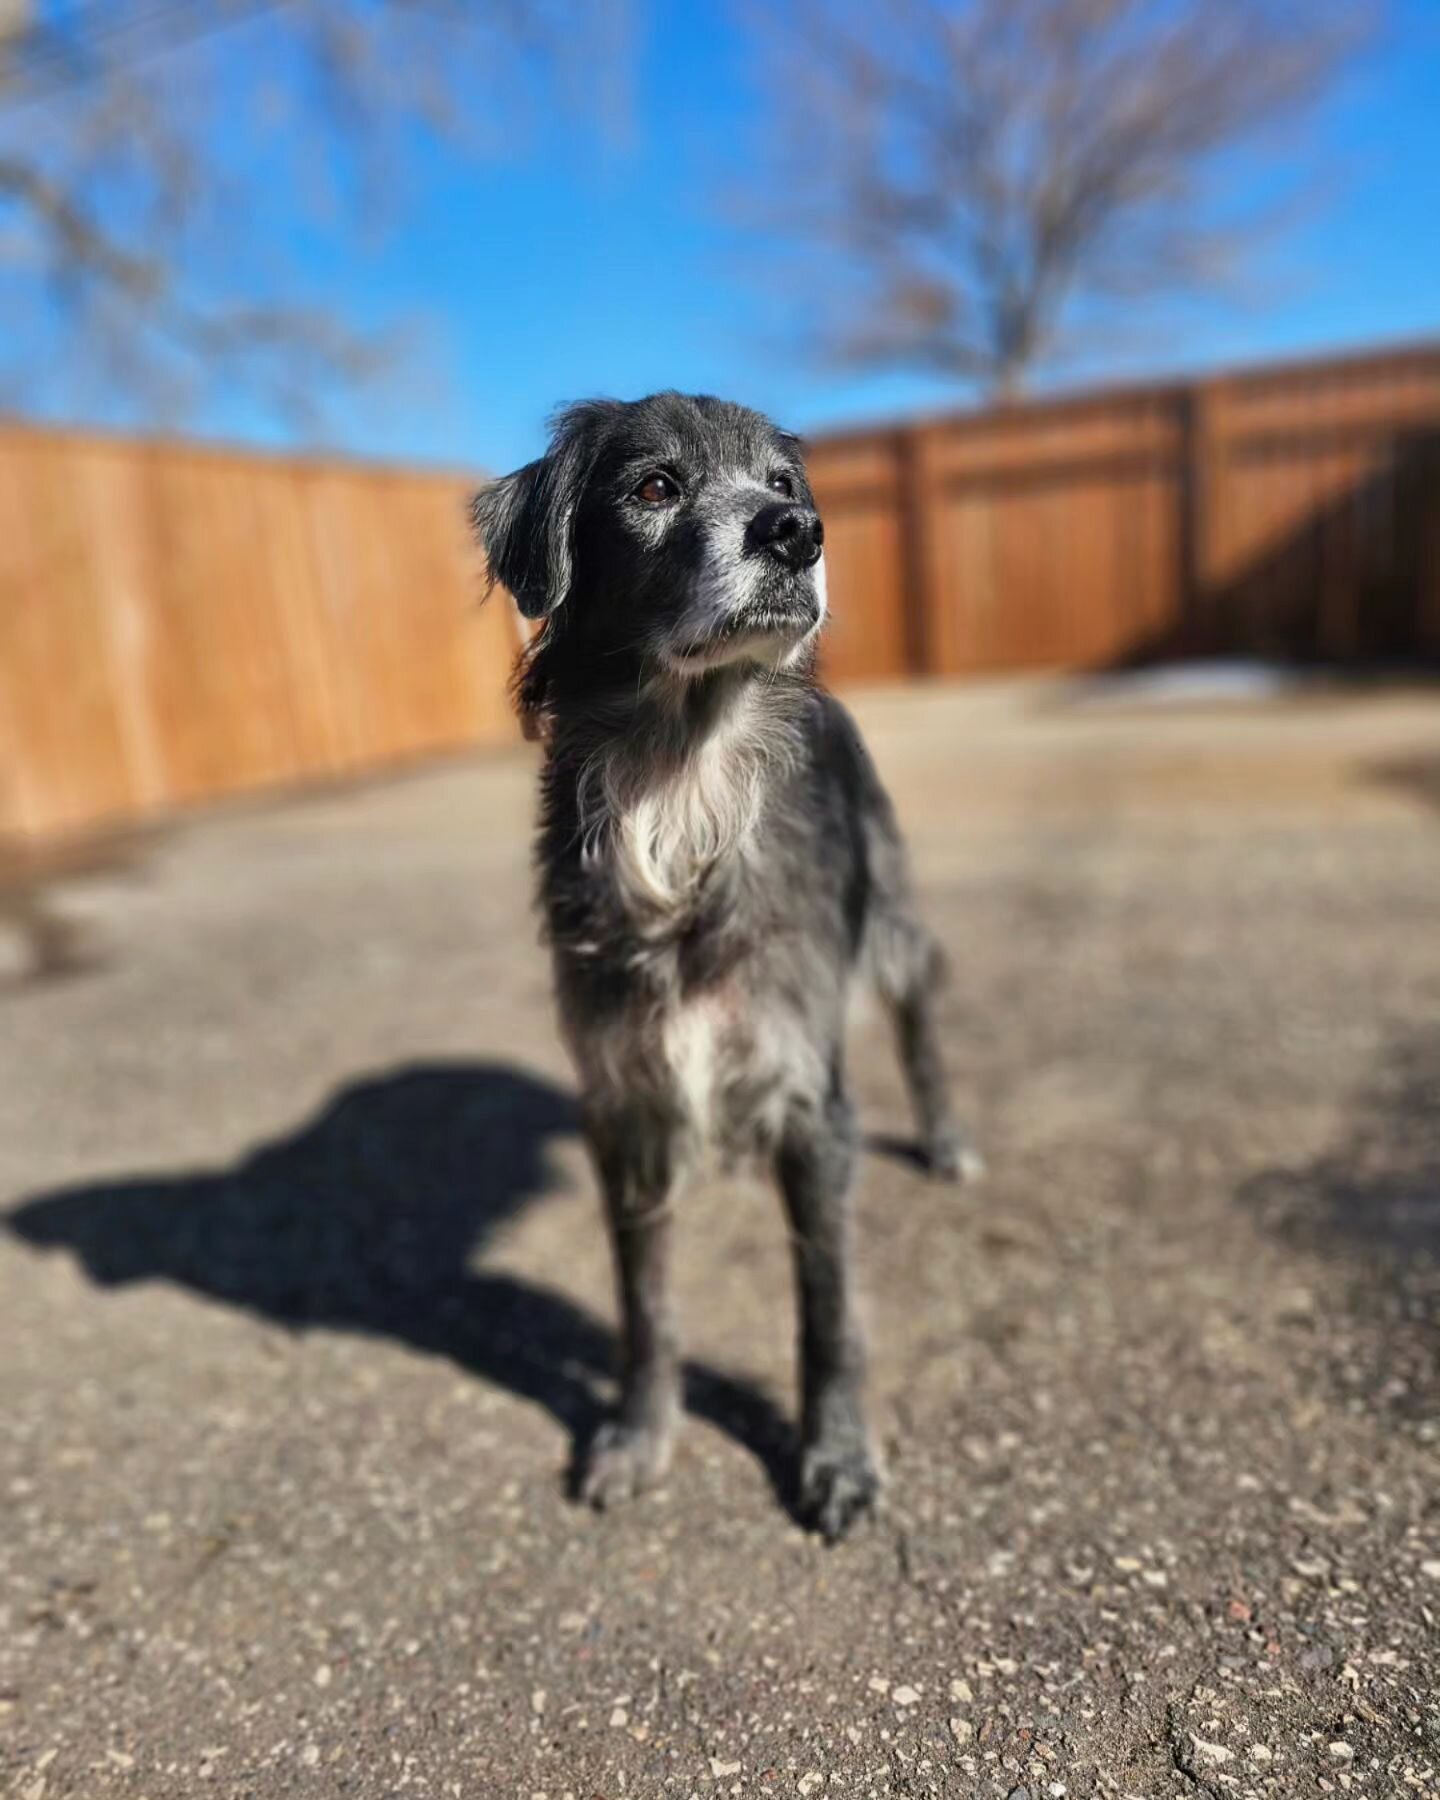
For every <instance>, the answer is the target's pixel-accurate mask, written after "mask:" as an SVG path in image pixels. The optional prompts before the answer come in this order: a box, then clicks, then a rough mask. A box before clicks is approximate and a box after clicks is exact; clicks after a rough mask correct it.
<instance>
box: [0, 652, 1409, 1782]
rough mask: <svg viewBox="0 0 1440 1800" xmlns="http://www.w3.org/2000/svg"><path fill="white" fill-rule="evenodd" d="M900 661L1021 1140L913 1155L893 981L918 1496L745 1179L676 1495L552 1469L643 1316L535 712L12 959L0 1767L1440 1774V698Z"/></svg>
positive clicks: (12, 1775)
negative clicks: (624, 1232)
mask: <svg viewBox="0 0 1440 1800" xmlns="http://www.w3.org/2000/svg"><path fill="white" fill-rule="evenodd" d="M857 710H858V711H859V712H860V714H861V717H862V722H863V723H864V725H865V727H866V729H867V732H868V733H869V736H870V739H871V742H872V744H873V746H874V749H875V751H876V754H877V757H878V759H879V761H880V762H881V764H882V767H883V768H884V770H885V771H886V773H887V775H888V777H889V778H890V780H891V782H892V785H893V787H894V791H895V794H896V798H897V801H898V804H899V806H900V810H901V813H902V815H903V816H904V818H905V820H906V823H907V825H908V827H909V830H910V833H911V837H912V841H913V844H914V848H915V855H916V860H917V865H918V870H919V875H920V880H921V886H922V888H923V891H924V896H925V900H926V903H927V907H928V911H929V914H930V916H931V918H932V920H933V921H934V923H935V924H936V925H937V927H938V928H939V929H940V931H941V932H942V934H943V936H944V937H945V939H946V941H947V943H948V946H949V949H950V951H951V955H952V958H953V961H954V964H955V969H956V979H955V982H954V985H953V987H952V990H951V992H950V994H949V996H948V999H947V1001H946V1008H947V1013H946V1016H947V1019H948V1025H949V1038H950V1041H951V1043H952V1045H953V1058H954V1071H955V1079H956V1083H957V1086H958V1088H959V1090H960V1091H961V1093H962V1094H963V1096H964V1103H965V1107H966V1110H967V1111H968V1113H969V1115H970V1117H971V1119H972V1121H973V1124H974V1126H975V1129H976V1132H977V1135H978V1137H979V1139H980V1141H981V1143H982V1145H983V1147H984V1149H985V1152H986V1154H987V1157H988V1159H989V1163H990V1170H991V1173H990V1176H989V1178H988V1180H987V1181H986V1182H985V1183H984V1184H983V1186H981V1187H979V1188H976V1189H972V1190H966V1191H964V1192H961V1193H957V1192H956V1191H954V1190H951V1189H946V1188H941V1187H935V1186H932V1185H929V1184H927V1183H926V1181H925V1180H924V1179H923V1177H922V1176H921V1175H920V1174H919V1173H918V1172H917V1171H916V1170H915V1169H914V1168H913V1167H912V1166H911V1165H910V1164H909V1163H908V1162H907V1161H906V1160H905V1158H904V1156H903V1154H901V1153H900V1152H901V1150H902V1149H903V1145H897V1143H896V1141H895V1140H896V1139H897V1137H898V1138H903V1133H904V1130H905V1123H906V1121H905V1114H904V1108H903V1104H902V1095H901V1090H900V1086H899V1080H898V1076H897V1073H896V1070H895V1069H894V1067H893V1065H892V1062H891V1060H890V1057H889V1053H888V1046H887V1043H886V1041H885V1037H884V1033H883V1031H882V1029H881V1027H880V1024H879V1022H878V1021H873V1020H872V1021H868V1022H867V1021H862V1022H861V1023H860V1024H859V1025H858V1026H857V1032H856V1043H855V1056H854V1067H855V1076H856V1082H857V1086H858V1088H859V1090H860V1094H861V1098H862V1102H863V1115H864V1118H865V1121H866V1124H867V1127H868V1128H869V1129H870V1130H871V1131H872V1133H873V1134H874V1137H873V1145H872V1151H873V1153H872V1154H871V1155H869V1156H868V1157H867V1158H866V1162H865V1167H864V1171H863V1177H862V1185H861V1194H860V1202H859V1210H860V1219H861V1231H860V1236H861V1240H862V1246H863V1254H864V1259H865V1266H866V1270H867V1287H868V1292H869V1296H870V1316H871V1332H872V1338H873V1346H874V1390H875V1411H876V1418H877V1421H878V1423H879V1426H880V1429H881V1432H882V1433H883V1437H884V1441H885V1444H886V1449H887V1456H888V1461H889V1466H890V1471H891V1486H890V1490H889V1494H888V1499H887V1505H886V1509H885V1511H884V1513H883V1515H882V1517H881V1518H880V1519H878V1520H877V1521H876V1522H875V1523H874V1524H873V1525H870V1526H869V1527H867V1528H865V1529H864V1530H862V1531H860V1532H859V1533H857V1535H856V1536H855V1537H853V1538H852V1539H851V1540H850V1541H849V1542H847V1543H846V1544H844V1545H842V1546H841V1547H840V1548H838V1549H836V1550H833V1551H827V1550H826V1549H825V1548H824V1547H823V1546H821V1545H820V1544H818V1543H817V1542H815V1541H814V1540H813V1539H812V1538H810V1537H808V1536H807V1535H806V1534H804V1533H803V1532H802V1531H801V1530H800V1529H799V1528H798V1527H797V1526H796V1524H795V1523H794V1522H793V1520H792V1519H791V1517H790V1515H789V1512H788V1511H787V1497H788V1492H789V1467H790V1457H791V1453H792V1442H791V1436H790V1425H789V1420H790V1417H791V1408H792V1398H791V1381H790V1363H791V1310H790V1296H789V1282H788V1273H787V1268H786V1262H785V1247H784V1240H783V1234H782V1231H781V1228H780V1221H779V1215H778V1209H777V1208H776V1206H775V1205H774V1203H773V1201H772V1199H771V1197H770V1196H769V1195H768V1194H767V1193H766V1192H765V1191H764V1190H763V1188H762V1187H760V1186H759V1185H756V1186H753V1187H739V1188H734V1187H718V1186H717V1187H715V1188H713V1189H707V1190H705V1191H701V1192H697V1193H696V1194H695V1195H694V1196H693V1198H692V1200H691V1202H690V1203H689V1205H688V1207H687V1209H686V1210H687V1215H688V1216H687V1217H686V1219H685V1221H684V1225H685V1229H684V1236H683V1244H682V1284H683V1287H684V1289H685V1292H686V1296H687V1318H688V1325H689V1334H690V1342H691V1346H692V1354H693V1362H692V1365H691V1372H690V1401H691V1412H692V1417H691V1418H690V1419H689V1420H688V1422H687V1427H686V1431H685V1434H684V1438H683V1443H682V1449H681V1452H680V1454H679V1456H678V1457H677V1461H676V1465H675V1468H674V1470H673V1472H672V1474H671V1476H670V1477H669V1479H668V1481H667V1483H666V1485H665V1487H664V1488H663V1489H662V1490H661V1491H659V1492H657V1493H655V1494H653V1495H651V1496H647V1497H646V1498H645V1499H644V1500H642V1501H640V1502H638V1503H636V1504H635V1505H634V1506H633V1507H632V1508H631V1509H629V1510H627V1511H624V1512H621V1513H617V1514H614V1515H610V1516H606V1517H603V1518H599V1517H593V1516H591V1515H589V1514H588V1513H586V1512H584V1511H582V1510H580V1509H579V1508H577V1507H575V1506H574V1505H572V1504H571V1503H570V1502H569V1501H568V1500H567V1498H566V1493H565V1470H566V1465H567V1461H568V1458H569V1454H570V1447H571V1443H572V1439H573V1438H574V1436H575V1434H577V1433H581V1434H583V1433H584V1432H586V1431H587V1430H588V1429H589V1428H590V1427H591V1426H592V1425H593V1422H594V1421H595V1419H596V1417H597V1415H598V1413H599V1411H600V1409H601V1408H603V1406H604V1404H605V1402H606V1399H607V1396H608V1395H609V1393H610V1392H611V1385H610V1376H609V1366H610V1352H611V1342H612V1340H611V1333H610V1317H611V1307H610V1295H609V1282H608V1274H607V1269H606V1264H605V1254H604V1246H603V1243H602V1240H601V1235H600V1231H599V1228H598V1218H597V1213H596V1208H595V1206H594V1204H593V1200H592V1195H591V1192H590V1183H589V1179H588V1175H587V1172H586V1169H585V1165H584V1159H583V1156H582V1153H581V1150H580V1147H579V1144H578V1141H577V1139H576V1135H575V1118H574V1111H573V1104H572V1100H571V1097H570V1086H569V1082H568V1078H567V1072H566V1067H565V1062H564V1058H563V1055H562V1053H561V1051H560V1049H559V1046H558V1044H557V1041H556V1037H555V1033H554V1029H553V1025H552V1021H551V1016H550V1010H549V1005H548V999H547V992H546V970H545V964H544V960H543V956H542V953H541V951H540V950H539V948H538V947H537V945H536V944H535V941H534V932H533V929H532V927H531V925H530V922H529V919H528V917H527V914H526V907H527V888H528V877H527V869H526V861H527V849H526V841H525V840H526V818H527V814H528V809H529V793H530V786H531V782H532V780H533V764H532V762H531V760H530V755H529V752H528V751H526V752H521V751H518V750H517V751H516V752H515V754H514V755H511V756H504V757H499V758H493V759H490V760H487V761H483V762H476V763H472V764H469V765H466V766H461V767H453V768H447V769H443V770H438V771H431V772H429V773H426V774H424V775H418V776H413V777H408V778H405V779H402V780H397V781H394V782H391V783H388V784H383V785H378V786H376V787H373V788H371V789H369V790H367V791H365V792H362V793H351V794H347V795H343V796H336V795H330V796H324V797H318V798H312V799H309V800H306V801H304V802H296V803H292V804H288V805H283V806H279V805H277V806H274V807H268V808H254V809H246V810H240V811H235V812H233V813H230V814H228V815H227V816H224V817H220V818H212V819H210V820H208V821H206V822H200V823H192V824H189V825H186V826H184V827H177V828H175V829H173V830H172V831H171V832H169V833H168V834H162V835H158V836H155V837H153V838H151V839H150V840H148V841H147V843H146V845H145V847H144V850H143V853H141V854H138V855H134V856H131V857H130V858H129V859H128V861H126V862H123V863H117V864H116V865H115V866H113V867H111V866H109V865H108V864H107V863H106V861H105V859H103V858H101V859H97V860H96V861H95V862H94V863H93V864H91V865H83V864H82V865H76V866H75V867H74V868H73V869H72V871H71V873H70V874H69V875H68V877H66V879H65V880H64V881H63V883H62V885H61V886H60V887H59V888H58V889H57V890H56V891H55V892H54V893H53V894H51V895H50V896H49V900H48V910H49V911H50V912H59V913H63V915H64V917H65V918H66V920H67V921H68V922H69V926H70V928H72V931H73V929H74V928H78V930H79V931H80V932H82V933H83V937H84V942H85V945H86V949H87V954H85V955H83V956H78V955H69V956H67V961H68V963H69V964H70V965H71V972H70V973H69V975H68V977H67V978H65V979H52V980H32V981H26V980H24V979H23V978H22V973H21V967H20V965H21V949H20V945H19V942H18V939H17V940H15V941H13V942H10V943H9V944H8V945H6V946H5V947H4V948H3V950H0V954H3V955H5V956H7V957H8V958H9V963H8V965H7V967H8V968H9V970H10V978H9V979H8V981H0V1068H3V1071H4V1073H3V1080H0V1205H3V1206H4V1208H5V1209H6V1216H5V1218H4V1220H3V1221H0V1225H3V1226H4V1227H5V1229H3V1230H0V1316H3V1319H4V1326H3V1339H0V1346H3V1375H4V1383H3V1392H4V1398H5V1404H4V1408H3V1415H0V1492H3V1493H4V1495H5V1500H6V1510H5V1515H4V1520H5V1529H4V1531H3V1534H0V1789H5V1790H6V1791H13V1792H14V1793H16V1794H19V1795H22V1796H24V1797H25V1800H57V1797H58V1796H62V1795H77V1796H80V1795H83V1796H86V1800H89V1797H90V1796H106V1795H112V1794H113V1795H122V1796H141V1795H143V1796H148V1797H149V1800H169V1797H171V1796H186V1797H189V1796H194V1795H197V1794H199V1795H204V1794H208V1793H215V1794H223V1795H235V1796H255V1797H257V1800H258V1797H261V1796H265V1797H270V1796H278V1795H287V1796H288V1795H296V1796H309V1795H314V1796H331V1795H346V1796H356V1797H364V1800H371V1797H381V1796H385V1797H388V1796H398V1795H411V1794H413V1795H417V1796H422V1795H423V1796H434V1797H435V1800H442V1797H447V1796H455V1797H464V1800H469V1797H471V1796H480V1797H486V1800H488V1797H489V1796H492V1795H495V1796H512V1795H513V1796H519V1797H521V1800H533V1797H535V1796H542V1795H543V1796H546V1797H547V1800H565V1797H570V1800H595V1797H597V1796H603V1797H605V1800H615V1797H617V1796H622V1795H624V1796H644V1797H649V1796H668V1795H672V1794H673V1795H675V1796H677V1797H679V1796H686V1795H691V1794H694V1795H701V1796H707V1797H708V1796H711V1795H716V1796H718V1795H736V1794H740V1795H749V1794H752V1793H754V1794H764V1793H777V1794H808V1795H820V1794H822V1793H823V1794H836V1795H840V1794H843V1795H867V1794H874V1795H890V1794H901V1795H950V1794H954V1795H967V1796H968V1795H974V1796H983V1797H985V1800H989V1797H991V1796H996V1797H999V1796H1009V1797H1011V1800H1042V1797H1045V1800H1060V1797H1061V1796H1077V1797H1078V1796H1087V1795H1094V1794H1106V1795H1130V1796H1143V1797H1144V1800H1151V1797H1152V1796H1159V1797H1163V1796H1186V1795H1208V1796H1211V1797H1212V1800H1213V1797H1218V1796H1227V1797H1228V1796H1234V1797H1235V1800H1241V1797H1244V1796H1285V1797H1287V1800H1288V1797H1289V1796H1298V1795H1309V1794H1321V1793H1336V1794H1340V1793H1348V1794H1352V1795H1357V1796H1359V1795H1375V1796H1384V1797H1385V1800H1394V1797H1395V1796H1404V1795H1408V1794H1412V1793H1413V1794H1418V1795H1423V1794H1440V1479H1437V1477H1440V1273H1437V1264H1436V1253H1437V1250H1440V780H1437V771H1440V704H1437V702H1436V701H1435V699H1434V698H1433V697H1427V696H1425V695H1423V694H1420V695H1405V694H1400V693H1391V694H1384V695H1380V696H1374V695H1371V696H1365V695H1350V696H1344V695H1342V696H1334V697H1331V698H1328V699H1327V698H1324V697H1316V698H1298V699H1289V700H1283V701H1269V702H1265V703H1263V704H1249V705H1243V706H1239V705H1237V706H1231V707H1228V708H1225V707H1220V706H1214V705H1212V706H1208V707H1206V706H1183V707H1170V708H1166V709H1151V710H1148V711H1146V710H1142V709H1139V708H1136V707H1133V706H1132V707H1130V708H1129V709H1128V710H1127V708H1126V705H1125V703H1124V698H1123V691H1122V693H1121V695H1120V697H1119V698H1118V699H1117V698H1116V697H1115V696H1114V695H1113V694H1112V695H1110V696H1109V697H1108V698H1107V699H1106V700H1105V702H1104V703H1103V704H1087V705H1085V706H1075V705H1073V704H1071V703H1070V699H1069V697H1068V696H1067V694H1066V692H1065V691H1064V690H1063V689H1059V688H1055V687H1048V686H1047V687H1025V688H1021V689H1008V688H1007V689H1000V690H979V691H976V690H971V691H964V692H956V691H948V690H932V691H917V692H914V693H911V694H908V695H897V694H890V693H876V694H872V695H869V696H867V697H866V698H865V699H864V701H863V703H861V704H860V705H858V707H857ZM27 916H29V915H28V911H27V909H26V908H18V909H17V908H11V910H10V912H9V913H8V915H7V914H6V912H5V911H4V909H0V932H3V930H4V929H5V926H4V920H5V919H6V917H8V918H9V919H10V920H11V923H12V925H14V924H15V923H16V922H17V921H18V922H20V924H23V921H24V919H25V918H26V917H27ZM67 946H68V949H69V950H71V951H73V950H74V948H75V944H74V943H73V942H71V941H70V940H69V939H67Z"/></svg>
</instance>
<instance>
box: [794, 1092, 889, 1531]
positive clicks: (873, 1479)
mask: <svg viewBox="0 0 1440 1800" xmlns="http://www.w3.org/2000/svg"><path fill="white" fill-rule="evenodd" d="M854 1169H855V1124H854V1117H853V1114H852V1111H851V1107H850V1102H849V1100H848V1099H847V1097H846V1096H845V1094H844V1092H843V1090H842V1089H841V1087H840V1085H839V1082H838V1078H837V1080H836V1083H835V1086H834V1087H833V1089H832V1091H831V1093H830V1095H829V1096H828V1098H826V1099H825V1100H824V1101H823V1102H822V1103H820V1104H819V1105H815V1104H796V1105H793V1106H792V1108H791V1111H790V1114H789V1117H788V1118H787V1120H786V1124H785V1127H784V1132H783V1136H782V1138H781V1143H780V1149H779V1155H778V1158H777V1173H778V1175H779V1178H780V1191H781V1195H782V1197H783V1199H784V1202H785V1210H786V1214H787V1216H788V1218H789V1222H790V1230H791V1234H792V1243H793V1253H794V1260H795V1285H796V1290H797V1298H798V1301H799V1308H800V1384H801V1421H802V1422H801V1452H800V1484H799V1510H800V1514H801V1516H802V1518H803V1519H804V1520H805V1521H806V1523H807V1524H810V1525H813V1526H814V1527H815V1528H816V1529H817V1530H818V1531H820V1532H822V1533H823V1534H824V1535H825V1537H827V1538H829V1539H830V1540H831V1541H832V1542H833V1541H834V1540H835V1539H836V1538H838V1537H841V1536H843V1535H844V1533H845V1532H846V1531H847V1530H848V1529H849V1527H850V1525H851V1524H852V1523H853V1521H854V1520H855V1519H856V1518H857V1517H858V1516H859V1515H860V1514H861V1513H863V1512H865V1511H867V1510H868V1509H869V1508H870V1507H871V1506H872V1505H873V1504H874V1501H875V1497H876V1495H877V1494H878V1492H879V1489H880V1475H879V1470H878V1468H877V1466H876V1463H875V1458H874V1455H873V1452H872V1450H871V1447H870V1438H869V1433H868V1431H867V1429H866V1425H865V1413H864V1383H865V1344H864V1339H863V1336H862V1334H861V1330H860V1322H859V1318H858V1314H857V1307H856V1298H855V1287H854V1270H853V1260H854V1259H853V1256H852V1252H851V1246H850V1236H851V1231H850V1189H851V1181H852V1177H853V1174H854Z"/></svg>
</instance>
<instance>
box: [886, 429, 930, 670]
mask: <svg viewBox="0 0 1440 1800" xmlns="http://www.w3.org/2000/svg"><path fill="white" fill-rule="evenodd" d="M925 432H926V427H925V426H923V425H901V426H899V427H898V428H897V429H896V431H895V433H894V436H893V439H892V445H893V452H894V463H895V518H896V523H897V526H898V532H897V537H898V540H899V549H900V604H901V606H902V608H903V611H904V641H905V672H906V674H907V675H912V676H914V675H933V674H934V673H935V641H934V632H933V630H932V626H931V619H930V614H931V608H932V607H933V606H934V605H935V602H936V594H935V586H936V584H935V581H934V577H933V575H932V572H931V568H930V550H931V543H932V536H931V523H930V511H931V505H932V501H933V494H932V488H931V480H930V464H929V458H928V457H927V455H926V445H925Z"/></svg>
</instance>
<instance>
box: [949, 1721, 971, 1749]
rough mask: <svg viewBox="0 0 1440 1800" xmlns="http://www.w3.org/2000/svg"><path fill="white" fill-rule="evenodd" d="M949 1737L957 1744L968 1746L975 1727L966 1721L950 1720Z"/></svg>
mask: <svg viewBox="0 0 1440 1800" xmlns="http://www.w3.org/2000/svg"><path fill="white" fill-rule="evenodd" d="M950 1735H951V1737H953V1738H954V1740H955V1742H956V1743H957V1744H968V1743H969V1742H970V1740H971V1738H973V1737H974V1735H975V1727H974V1726H973V1725H972V1724H971V1723H970V1721H969V1720H968V1719H952V1720H951V1721H950Z"/></svg>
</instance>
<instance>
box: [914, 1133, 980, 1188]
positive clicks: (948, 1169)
mask: <svg viewBox="0 0 1440 1800" xmlns="http://www.w3.org/2000/svg"><path fill="white" fill-rule="evenodd" d="M925 1169H926V1172H927V1174H929V1175H931V1176H932V1177H933V1178H934V1179H935V1180H936V1181H948V1182H952V1183H954V1184H955V1185H956V1186H957V1187H958V1186H960V1185H961V1184H962V1183H965V1182H971V1181H979V1179H980V1177H981V1176H982V1175H983V1174H984V1173H985V1158H984V1157H983V1156H982V1155H981V1154H980V1152H979V1151H978V1150H977V1149H975V1147H974V1146H973V1145H972V1144H970V1143H968V1142H967V1141H966V1140H965V1139H964V1138H963V1137H960V1136H958V1135H957V1136H946V1137H939V1138H934V1139H932V1140H931V1142H930V1143H929V1144H927V1145H926V1147H925Z"/></svg>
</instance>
